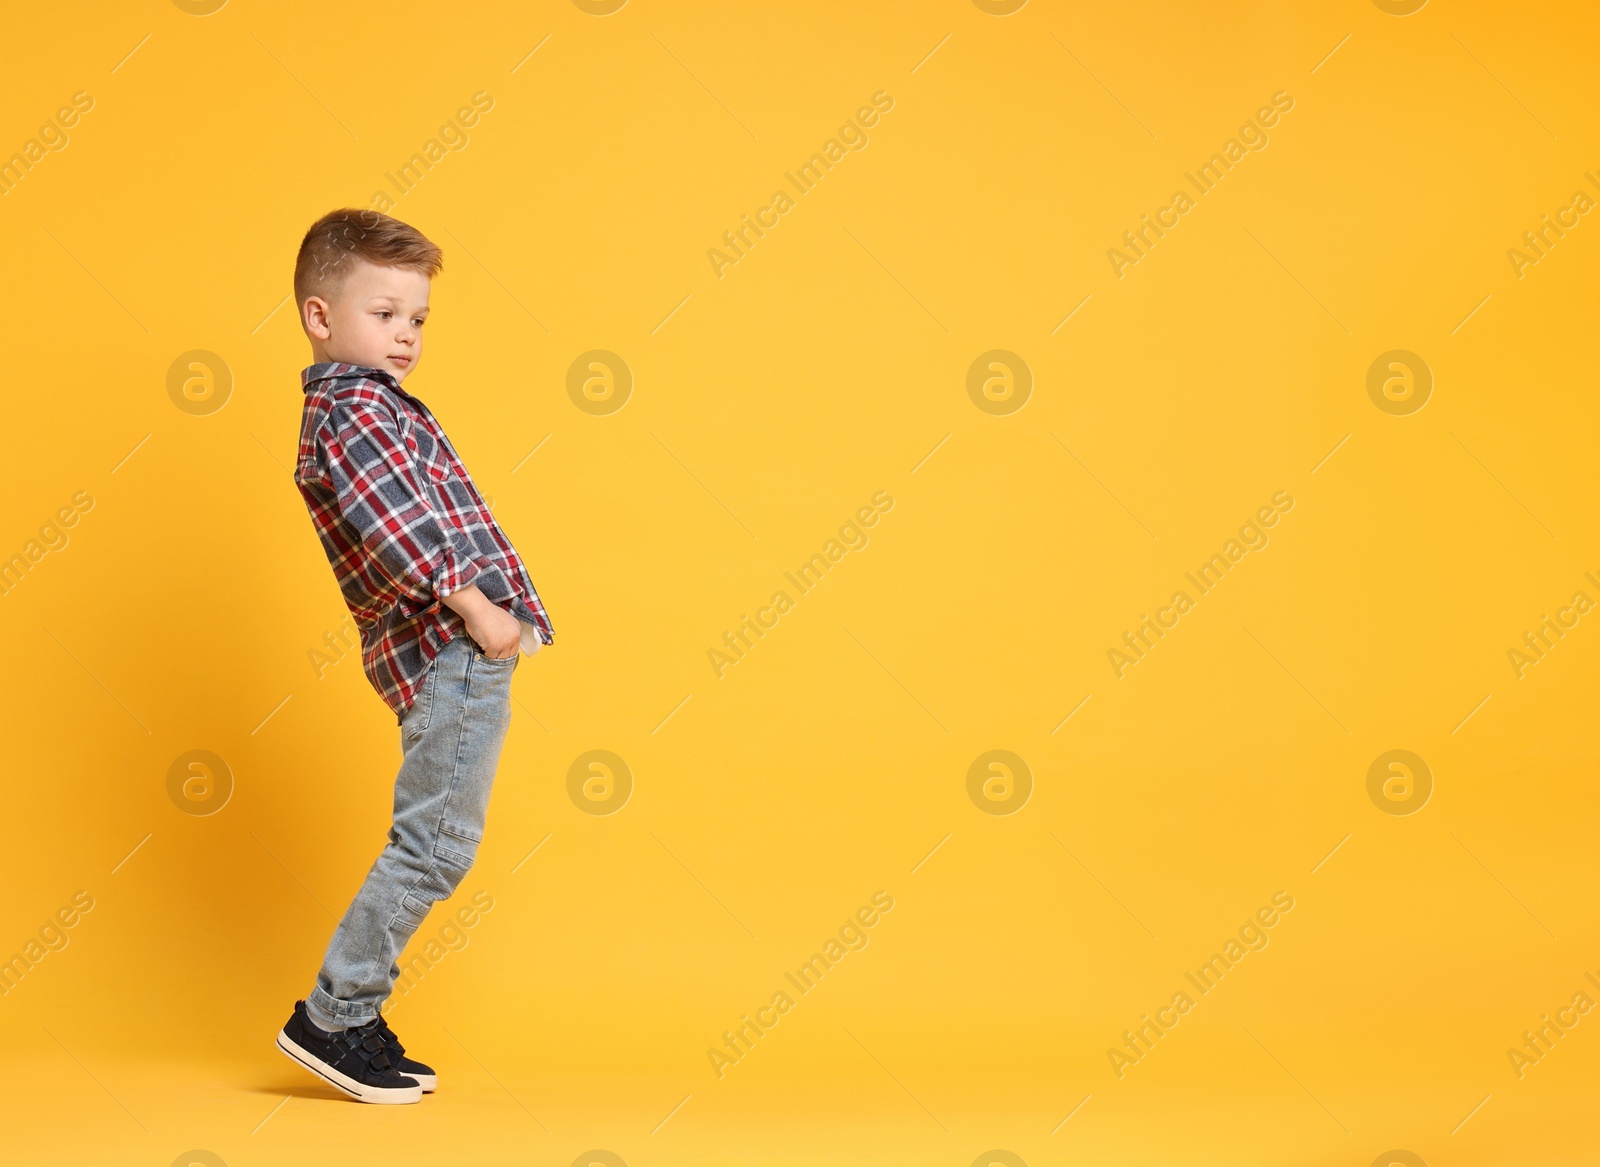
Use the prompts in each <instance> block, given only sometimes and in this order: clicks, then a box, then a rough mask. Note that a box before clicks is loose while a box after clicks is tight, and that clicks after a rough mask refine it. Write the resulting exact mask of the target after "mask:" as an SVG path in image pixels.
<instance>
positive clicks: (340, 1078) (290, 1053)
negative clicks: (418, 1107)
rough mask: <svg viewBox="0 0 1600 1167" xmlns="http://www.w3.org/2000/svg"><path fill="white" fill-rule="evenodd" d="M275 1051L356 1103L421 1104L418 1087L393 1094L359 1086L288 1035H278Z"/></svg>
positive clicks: (387, 1090) (363, 1085) (382, 1088)
mask: <svg viewBox="0 0 1600 1167" xmlns="http://www.w3.org/2000/svg"><path fill="white" fill-rule="evenodd" d="M278 1048H279V1049H280V1050H282V1051H283V1052H284V1055H285V1056H286V1057H288V1058H290V1059H292V1060H293V1061H294V1062H296V1063H297V1064H299V1065H302V1066H304V1067H305V1068H306V1069H308V1070H310V1071H311V1072H312V1073H313V1074H315V1075H316V1076H317V1077H319V1078H321V1079H322V1080H323V1081H324V1082H327V1083H329V1084H331V1085H333V1086H336V1087H338V1088H339V1089H340V1090H343V1091H344V1092H345V1093H346V1094H348V1095H350V1097H352V1098H354V1099H356V1100H358V1101H360V1102H375V1103H380V1104H389V1105H403V1104H405V1103H408V1102H421V1101H422V1087H421V1086H420V1085H417V1086H410V1087H402V1088H400V1089H397V1090H396V1089H388V1088H385V1087H380V1086H368V1085H366V1084H365V1083H363V1082H358V1081H356V1080H355V1079H354V1078H352V1077H350V1076H349V1075H348V1074H341V1073H340V1072H339V1071H338V1070H336V1069H334V1068H333V1067H332V1066H330V1065H328V1063H326V1062H324V1061H323V1060H322V1059H321V1058H319V1057H317V1056H316V1055H315V1054H312V1053H309V1052H308V1051H306V1050H305V1049H303V1048H302V1047H300V1046H299V1045H297V1044H296V1043H295V1042H294V1041H293V1039H291V1038H290V1037H289V1035H288V1033H286V1032H285V1031H283V1030H279V1031H278ZM412 1081H416V1079H415V1078H413V1079H412Z"/></svg>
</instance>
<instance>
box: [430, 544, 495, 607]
mask: <svg viewBox="0 0 1600 1167" xmlns="http://www.w3.org/2000/svg"><path fill="white" fill-rule="evenodd" d="M482 571H483V569H482V568H481V567H479V566H478V564H477V563H476V562H474V561H473V560H471V559H465V558H462V557H461V556H458V555H457V554H456V549H455V548H454V547H451V548H448V549H447V550H446V551H445V553H444V563H443V564H442V565H441V566H440V568H439V570H438V571H437V572H435V573H434V577H433V594H434V595H435V596H437V597H438V598H439V599H441V600H442V599H444V598H445V597H446V596H448V595H451V594H453V593H455V592H459V591H460V590H461V589H462V588H464V587H466V586H467V585H468V584H470V583H471V582H472V581H473V580H475V579H477V578H478V575H479V573H480V572H482Z"/></svg>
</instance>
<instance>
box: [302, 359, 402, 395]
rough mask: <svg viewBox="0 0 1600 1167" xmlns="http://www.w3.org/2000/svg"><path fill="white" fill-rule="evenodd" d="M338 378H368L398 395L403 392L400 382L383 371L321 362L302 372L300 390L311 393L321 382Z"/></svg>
mask: <svg viewBox="0 0 1600 1167" xmlns="http://www.w3.org/2000/svg"><path fill="white" fill-rule="evenodd" d="M337 377H366V378H368V379H370V380H373V381H378V382H381V383H382V384H383V385H385V386H386V387H388V388H390V389H393V390H394V391H395V392H396V393H399V392H401V391H402V390H401V389H400V382H398V381H396V380H395V379H394V377H393V376H391V375H390V374H388V373H386V372H384V371H383V370H382V369H373V368H368V367H367V366H366V365H351V364H346V363H345V362H343V361H319V362H317V363H316V364H314V365H307V366H306V367H305V368H304V369H303V370H301V372H300V388H301V389H302V390H303V391H305V392H310V390H311V387H312V386H313V385H315V384H316V383H317V382H319V381H331V380H333V379H334V378H337Z"/></svg>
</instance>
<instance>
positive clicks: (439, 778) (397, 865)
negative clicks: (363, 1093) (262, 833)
mask: <svg viewBox="0 0 1600 1167" xmlns="http://www.w3.org/2000/svg"><path fill="white" fill-rule="evenodd" d="M520 655H521V654H514V655H512V656H509V657H506V658H504V659H501V660H494V659H491V658H490V657H487V656H484V655H483V653H482V652H481V651H479V649H478V646H477V645H476V644H475V643H473V640H472V638H471V637H470V636H468V635H467V634H466V633H465V632H458V633H457V634H456V636H455V637H454V639H452V640H451V641H450V642H449V643H448V644H446V645H445V646H444V647H443V648H441V649H440V650H439V655H438V656H437V657H436V658H434V662H433V664H432V665H431V666H430V667H429V670H428V675H427V678H426V679H425V680H424V681H423V684H422V689H421V690H420V691H419V692H418V694H417V697H416V700H415V701H414V702H413V703H412V705H411V708H410V709H408V710H406V713H405V716H404V717H403V718H402V719H401V722H400V749H401V752H402V754H403V758H402V760H401V763H400V774H399V776H398V777H397V778H396V779H395V783H394V823H393V825H392V826H391V827H390V828H389V845H388V846H386V847H385V848H384V849H383V853H382V854H381V855H379V856H378V859H377V862H375V863H374V864H373V865H372V870H371V871H369V872H367V879H366V882H365V883H363V884H362V885H361V890H360V891H359V892H357V893H356V898H355V899H354V900H353V901H352V902H351V904H350V908H349V910H348V911H346V912H345V914H344V919H342V920H340V921H339V927H338V928H337V929H336V930H335V931H334V934H333V939H332V940H331V941H330V942H329V944H328V953H327V956H326V957H325V958H324V960H323V964H322V970H321V971H320V972H319V973H318V974H317V987H316V988H315V989H313V990H312V992H311V995H310V996H309V997H308V998H307V1002H308V1004H311V1005H314V1006H315V1007H316V1008H317V1009H318V1010H320V1011H321V1012H323V1013H326V1014H329V1015H331V1016H332V1017H334V1018H336V1019H337V1020H339V1021H342V1022H344V1023H345V1024H347V1025H363V1024H365V1023H366V1022H368V1021H371V1020H372V1019H373V1018H374V1017H376V1016H377V1015H378V1011H379V1009H380V1008H381V1007H382V1005H383V1002H384V1001H386V1000H387V999H388V997H389V994H390V993H391V992H392V991H393V989H394V982H395V980H396V979H397V978H398V977H399V975H400V966H399V964H398V961H399V958H400V953H401V952H402V951H403V950H404V949H405V946H406V941H408V940H409V939H411V936H412V935H413V934H414V933H415V932H416V930H417V929H418V928H420V927H421V926H422V921H423V919H424V918H425V917H426V916H427V914H428V909H429V908H431V907H433V905H434V904H435V903H437V902H438V901H439V900H442V899H447V898H448V897H449V896H450V894H451V893H452V892H454V891H455V890H456V887H457V885H458V884H460V882H461V880H462V878H463V877H464V876H465V875H466V874H467V871H468V870H469V869H470V868H471V867H472V863H473V860H474V859H476V858H477V855H478V844H479V843H480V842H482V840H483V822H484V816H485V814H486V812H487V810H488V807H489V790H490V788H491V787H492V786H493V785H494V774H495V769H496V767H497V766H498V764H499V761H500V747H501V746H502V745H504V744H505V739H506V730H507V728H508V727H509V726H510V724H511V674H512V673H514V672H516V669H517V661H518V660H519V659H520Z"/></svg>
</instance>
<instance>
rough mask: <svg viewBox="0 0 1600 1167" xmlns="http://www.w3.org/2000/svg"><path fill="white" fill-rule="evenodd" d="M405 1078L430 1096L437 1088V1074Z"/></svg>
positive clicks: (414, 1075)
mask: <svg viewBox="0 0 1600 1167" xmlns="http://www.w3.org/2000/svg"><path fill="white" fill-rule="evenodd" d="M403 1072H404V1071H402V1073H403ZM406 1077H408V1078H410V1079H411V1080H412V1081H413V1082H415V1083H416V1084H417V1085H418V1086H421V1087H422V1092H423V1093H424V1094H432V1093H433V1092H434V1091H435V1090H437V1089H438V1088H439V1075H438V1074H406Z"/></svg>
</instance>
